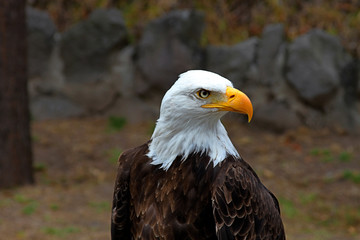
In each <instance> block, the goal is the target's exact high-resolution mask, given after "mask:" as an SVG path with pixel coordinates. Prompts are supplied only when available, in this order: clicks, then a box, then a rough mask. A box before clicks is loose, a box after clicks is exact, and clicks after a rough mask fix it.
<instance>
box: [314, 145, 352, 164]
mask: <svg viewBox="0 0 360 240" xmlns="http://www.w3.org/2000/svg"><path fill="white" fill-rule="evenodd" d="M310 155H311V156H314V157H317V158H319V159H320V160H321V161H322V162H325V163H328V162H334V161H335V160H337V161H339V162H349V161H351V159H352V158H353V156H352V153H351V152H348V151H345V150H344V151H342V152H340V153H339V154H336V153H334V152H332V151H330V150H329V149H327V148H313V149H311V150H310Z"/></svg>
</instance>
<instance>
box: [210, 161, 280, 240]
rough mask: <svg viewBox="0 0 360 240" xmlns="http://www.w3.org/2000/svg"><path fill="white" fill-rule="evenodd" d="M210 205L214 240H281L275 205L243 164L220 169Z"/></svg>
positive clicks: (242, 162) (268, 192)
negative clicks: (215, 237)
mask: <svg viewBox="0 0 360 240" xmlns="http://www.w3.org/2000/svg"><path fill="white" fill-rule="evenodd" d="M212 205H213V215H214V219H215V223H216V234H217V237H218V239H221V240H226V239H247V240H255V239H269V240H270V239H271V240H273V239H278V240H283V239H285V233H284V228H283V224H282V221H281V218H280V210H279V205H278V201H277V200H276V198H275V196H274V195H273V194H272V193H271V192H270V191H269V190H267V189H266V188H265V186H263V185H262V183H261V182H260V180H259V178H258V177H257V175H256V174H255V172H254V171H253V170H252V169H251V167H250V166H249V165H248V164H247V163H245V162H244V161H243V160H240V161H236V162H231V163H229V164H224V166H222V167H221V170H220V172H219V175H218V177H217V179H216V182H215V184H214V188H213V192H212Z"/></svg>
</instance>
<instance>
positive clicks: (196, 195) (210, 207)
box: [111, 143, 285, 240]
mask: <svg viewBox="0 0 360 240" xmlns="http://www.w3.org/2000/svg"><path fill="white" fill-rule="evenodd" d="M148 144H149V143H147V144H144V145H142V146H139V147H137V148H134V149H131V150H128V151H126V152H124V153H123V154H122V155H121V157H120V159H119V169H118V175H117V179H116V184H115V190H114V199H113V208H112V209H113V212H112V221H111V236H112V240H118V239H124V240H126V239H196V240H201V239H222V240H225V239H247V240H265V239H269V240H270V239H271V240H273V239H278V240H283V239H285V233H284V228H283V224H282V221H281V218H280V210H279V204H278V201H277V200H276V198H275V196H274V195H273V194H272V193H271V192H270V191H269V190H268V189H267V188H266V187H265V186H264V185H263V184H262V183H261V182H260V180H259V178H258V177H257V175H256V173H255V172H254V171H253V170H252V168H251V167H250V166H249V165H248V164H247V163H246V162H245V161H244V160H243V159H241V158H238V159H236V158H234V157H232V156H228V157H227V158H226V159H225V160H224V161H222V162H221V163H220V164H218V165H216V166H215V167H214V166H213V163H212V162H211V161H209V157H208V156H206V155H205V154H204V155H201V154H200V153H195V154H191V155H190V156H189V157H188V159H186V160H185V161H181V156H179V157H178V158H176V159H175V161H174V162H173V164H172V165H171V167H170V168H169V169H168V170H167V171H165V170H163V169H161V168H160V167H159V166H158V165H152V164H151V159H150V158H148V157H147V156H146V154H147V152H148Z"/></svg>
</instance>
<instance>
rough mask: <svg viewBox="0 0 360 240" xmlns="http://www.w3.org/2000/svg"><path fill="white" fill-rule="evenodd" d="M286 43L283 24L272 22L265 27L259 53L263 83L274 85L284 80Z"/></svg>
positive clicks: (258, 60)
mask: <svg viewBox="0 0 360 240" xmlns="http://www.w3.org/2000/svg"><path fill="white" fill-rule="evenodd" d="M286 45H287V44H286V42H285V30H284V25H283V24H271V25H268V26H266V27H265V29H264V31H263V33H262V36H261V39H260V41H259V50H258V53H257V64H258V71H259V78H260V79H259V80H260V82H261V83H263V84H267V85H273V84H277V83H279V82H280V81H284V75H283V72H284V67H285V49H286Z"/></svg>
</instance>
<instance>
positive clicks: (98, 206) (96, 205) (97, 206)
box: [89, 201, 111, 212]
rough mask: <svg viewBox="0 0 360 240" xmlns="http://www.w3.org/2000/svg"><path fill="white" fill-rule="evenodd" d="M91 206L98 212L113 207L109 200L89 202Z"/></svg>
mask: <svg viewBox="0 0 360 240" xmlns="http://www.w3.org/2000/svg"><path fill="white" fill-rule="evenodd" d="M89 206H90V207H91V208H93V209H95V210H96V211H97V212H107V211H110V208H111V206H110V203H109V202H108V201H100V202H89Z"/></svg>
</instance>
